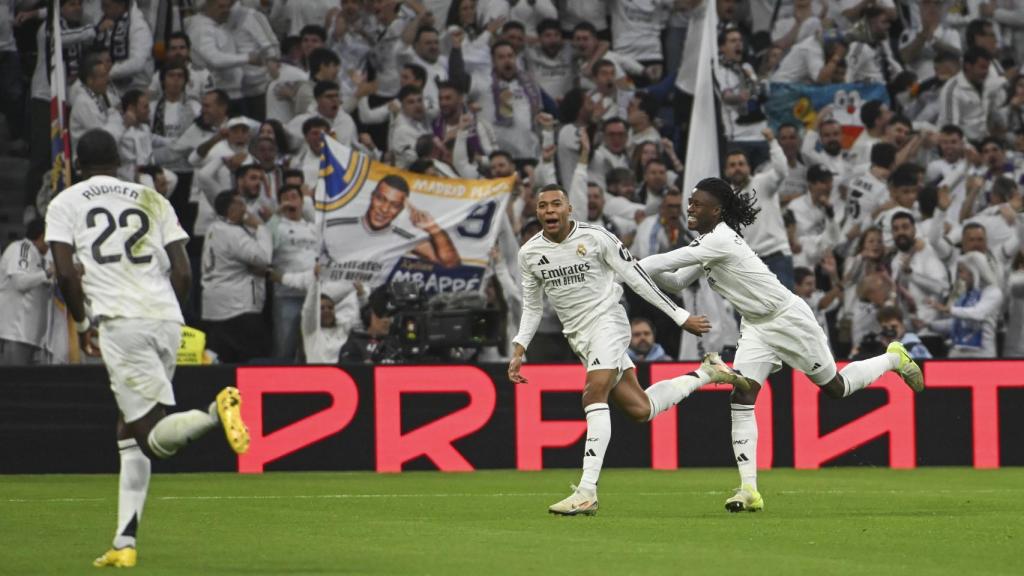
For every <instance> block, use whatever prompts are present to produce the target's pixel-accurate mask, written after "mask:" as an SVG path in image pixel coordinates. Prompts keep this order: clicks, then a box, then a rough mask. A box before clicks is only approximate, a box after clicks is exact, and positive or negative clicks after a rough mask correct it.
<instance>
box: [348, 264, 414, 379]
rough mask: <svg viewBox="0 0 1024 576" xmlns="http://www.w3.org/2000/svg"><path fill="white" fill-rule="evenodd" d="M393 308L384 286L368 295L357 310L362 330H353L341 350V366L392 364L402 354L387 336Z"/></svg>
mask: <svg viewBox="0 0 1024 576" xmlns="http://www.w3.org/2000/svg"><path fill="white" fill-rule="evenodd" d="M394 312H395V309H394V308H393V307H392V299H391V294H390V293H389V288H388V285H387V284H383V285H381V286H378V287H377V288H376V289H375V290H374V291H373V292H371V293H370V299H369V303H368V304H367V305H366V306H363V308H362V310H360V315H361V316H362V320H363V326H365V327H366V329H365V330H353V331H352V333H351V334H350V335H349V338H348V341H347V342H345V345H344V346H342V347H341V352H340V353H339V355H338V361H339V362H341V363H368V364H377V363H385V364H393V363H395V362H397V361H398V360H399V359H400V358H401V354H402V351H401V349H399V347H398V346H396V345H395V342H394V341H393V340H394V339H393V338H390V337H389V336H390V334H391V320H392V316H393V315H394Z"/></svg>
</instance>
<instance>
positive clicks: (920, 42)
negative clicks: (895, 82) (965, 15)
mask: <svg viewBox="0 0 1024 576" xmlns="http://www.w3.org/2000/svg"><path fill="white" fill-rule="evenodd" d="M943 4H944V3H943V2H942V0H921V2H919V3H918V6H919V7H920V14H921V17H920V23H919V25H918V26H917V27H911V28H910V29H904V30H903V34H902V35H901V36H900V57H901V58H902V59H903V62H904V64H906V65H907V68H909V69H910V70H911V71H912V72H914V73H915V74H916V75H917V78H918V79H919V80H925V79H928V78H931V77H932V76H934V75H935V65H934V64H933V61H934V60H935V56H936V55H938V54H939V53H940V52H945V53H948V54H953V55H955V56H959V55H960V52H961V50H960V33H959V32H957V31H956V30H954V29H952V28H949V27H947V26H946V25H945V24H944V23H943V12H944V10H943V8H944V6H943Z"/></svg>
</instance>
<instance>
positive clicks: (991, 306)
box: [949, 286, 1003, 322]
mask: <svg viewBox="0 0 1024 576" xmlns="http://www.w3.org/2000/svg"><path fill="white" fill-rule="evenodd" d="M1002 304H1003V292H1002V291H1001V290H1000V289H999V288H996V287H995V286H988V287H986V288H985V289H984V290H982V291H981V300H978V303H977V304H975V305H974V306H970V307H961V306H953V307H952V308H950V310H949V315H950V316H952V317H953V318H963V319H965V320H975V321H979V322H980V321H984V320H988V319H989V318H994V317H995V314H996V313H997V312H998V311H999V307H1000V306H1001V305H1002Z"/></svg>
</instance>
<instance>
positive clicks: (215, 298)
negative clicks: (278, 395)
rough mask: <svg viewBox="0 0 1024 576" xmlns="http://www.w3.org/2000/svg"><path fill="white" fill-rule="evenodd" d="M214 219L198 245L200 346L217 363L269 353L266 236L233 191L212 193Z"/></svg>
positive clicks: (269, 241)
mask: <svg viewBox="0 0 1024 576" xmlns="http://www.w3.org/2000/svg"><path fill="white" fill-rule="evenodd" d="M214 205H215V209H216V212H217V220H216V221H215V222H214V223H213V224H212V225H211V226H210V229H209V231H208V232H207V233H206V241H205V243H204V246H203V263H202V265H203V275H202V283H203V296H202V298H203V315H202V318H203V324H204V327H205V330H206V347H207V348H209V349H210V350H212V351H213V352H215V353H216V354H217V359H218V360H219V361H220V362H225V363H234V362H245V361H248V360H251V359H254V358H264V357H266V356H267V353H268V352H269V347H268V346H267V337H266V336H267V326H266V323H265V322H264V320H263V305H264V303H265V301H266V274H267V272H266V271H267V269H268V267H269V266H270V263H271V254H272V242H273V240H272V238H271V235H270V231H269V230H268V229H267V227H266V226H264V225H263V221H262V220H260V219H259V218H257V217H255V216H253V215H252V214H250V213H248V212H247V211H246V208H245V203H244V202H243V201H242V198H241V197H240V196H239V195H238V193H237V192H235V191H234V190H227V191H224V192H221V193H220V194H218V195H217V198H216V200H215V201H214Z"/></svg>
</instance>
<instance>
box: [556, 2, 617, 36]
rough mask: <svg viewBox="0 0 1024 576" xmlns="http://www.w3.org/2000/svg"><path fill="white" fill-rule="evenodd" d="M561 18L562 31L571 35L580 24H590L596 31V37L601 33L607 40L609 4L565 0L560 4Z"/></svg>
mask: <svg viewBox="0 0 1024 576" xmlns="http://www.w3.org/2000/svg"><path fill="white" fill-rule="evenodd" d="M559 4H560V6H561V5H562V4H564V6H561V7H560V9H559V10H560V13H559V18H560V19H561V21H562V30H564V31H565V33H566V34H567V35H571V34H572V33H573V32H574V31H575V30H576V27H577V26H579V25H580V24H584V23H585V24H589V25H590V27H591V28H593V30H594V35H595V36H597V35H598V33H599V32H600V33H601V36H602V37H603V38H607V37H608V35H609V32H608V3H607V2H593V1H591V0H565V1H564V2H561V3H559Z"/></svg>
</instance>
